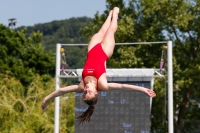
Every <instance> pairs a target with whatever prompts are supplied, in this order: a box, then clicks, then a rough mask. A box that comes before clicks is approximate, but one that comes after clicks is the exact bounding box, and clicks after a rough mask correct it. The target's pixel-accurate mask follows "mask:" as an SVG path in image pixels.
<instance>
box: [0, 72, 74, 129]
mask: <svg viewBox="0 0 200 133" xmlns="http://www.w3.org/2000/svg"><path fill="white" fill-rule="evenodd" d="M0 79H1V80H0V88H1V91H0V97H1V101H0V110H1V114H0V124H1V126H0V131H1V132H2V133H51V132H53V131H54V117H53V116H54V102H53V100H52V101H50V102H49V103H48V107H47V110H48V111H44V112H43V111H42V109H41V108H40V106H41V102H42V100H43V98H44V97H45V96H46V95H47V94H48V93H51V92H52V91H53V90H54V89H55V80H54V79H50V80H48V81H46V79H45V78H44V77H41V76H39V75H37V74H36V75H35V78H34V79H33V81H32V82H31V84H30V85H29V86H28V91H27V95H26V96H24V93H25V92H24V91H25V90H26V89H25V88H24V87H23V85H22V84H21V83H20V81H19V80H17V79H16V78H13V77H10V76H9V75H4V74H0ZM67 97H68V99H67V102H66V95H65V96H62V97H61V102H65V104H62V111H61V113H62V115H61V118H60V123H61V124H60V132H66V133H70V132H74V125H73V123H74V113H73V106H74V95H73V94H70V95H67Z"/></svg>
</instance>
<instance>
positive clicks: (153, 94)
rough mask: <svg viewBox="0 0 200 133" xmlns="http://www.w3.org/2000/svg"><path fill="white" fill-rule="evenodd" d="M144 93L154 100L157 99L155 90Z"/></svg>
mask: <svg viewBox="0 0 200 133" xmlns="http://www.w3.org/2000/svg"><path fill="white" fill-rule="evenodd" d="M144 93H146V94H147V95H148V96H150V97H152V98H154V97H156V93H155V92H154V91H153V90H150V89H145V90H144Z"/></svg>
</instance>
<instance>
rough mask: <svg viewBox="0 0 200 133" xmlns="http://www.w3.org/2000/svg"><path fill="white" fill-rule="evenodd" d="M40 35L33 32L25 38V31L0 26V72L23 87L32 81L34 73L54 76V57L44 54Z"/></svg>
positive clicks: (51, 54) (49, 53) (50, 54)
mask: <svg viewBox="0 0 200 133" xmlns="http://www.w3.org/2000/svg"><path fill="white" fill-rule="evenodd" d="M41 37H42V34H41V33H40V32H34V33H33V34H32V35H31V36H30V37H26V35H25V29H24V30H21V31H14V30H13V29H9V28H7V27H5V26H3V25H0V71H1V73H4V74H9V75H10V76H13V77H16V78H17V79H19V80H20V81H21V83H22V84H23V85H28V84H29V83H31V82H32V80H33V79H34V75H35V73H37V74H40V75H48V74H49V75H52V76H53V75H54V70H55V66H54V63H55V57H54V55H53V53H51V52H48V53H45V52H44V48H43V46H42V44H41V43H40V41H41Z"/></svg>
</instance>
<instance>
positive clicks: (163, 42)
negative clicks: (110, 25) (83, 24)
mask: <svg viewBox="0 0 200 133" xmlns="http://www.w3.org/2000/svg"><path fill="white" fill-rule="evenodd" d="M165 43H167V41H161V42H131V43H115V45H137V44H165ZM60 45H61V46H87V45H88V44H60Z"/></svg>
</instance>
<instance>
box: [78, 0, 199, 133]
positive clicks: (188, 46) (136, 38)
mask: <svg viewBox="0 0 200 133" xmlns="http://www.w3.org/2000/svg"><path fill="white" fill-rule="evenodd" d="M114 6H118V7H120V9H121V11H120V14H119V21H118V31H117V33H116V42H141V41H142V42H145V41H147V42H152V41H165V40H172V41H173V43H174V47H173V54H174V55H173V56H174V57H173V70H174V78H173V81H174V85H173V87H174V126H175V131H174V132H175V133H187V132H192V131H194V129H196V128H197V127H198V125H197V123H196V122H197V120H199V119H200V114H199V111H200V109H199V108H198V101H197V100H198V99H199V98H200V91H199V89H200V88H199V86H200V83H199V82H198V80H199V73H200V66H199V62H200V58H199V55H200V52H199V43H200V42H199V35H200V30H199V29H200V28H199V24H198V23H199V19H200V17H199V13H200V12H199V11H200V9H199V7H200V1H198V0H197V1H196V0H192V1H191V0H171V1H168V0H161V1H158V0H153V1H149V0H140V1H138V0H129V1H123V0H118V1H116V0H107V9H106V11H104V13H103V14H102V15H100V14H98V13H97V14H95V17H94V19H93V20H92V22H91V23H90V25H89V26H87V27H85V28H84V29H82V31H81V33H82V34H83V35H86V36H88V37H91V36H92V35H93V34H94V32H97V31H98V29H99V28H100V26H101V25H102V24H103V22H104V20H105V18H106V16H107V14H108V11H109V10H110V9H112V8H113V7H114ZM161 50H162V45H138V46H129V47H128V46H123V47H122V46H117V47H116V49H115V52H114V55H113V58H112V59H111V60H110V61H109V63H108V65H109V66H110V67H127V68H130V67H139V68H141V67H147V68H158V66H159V61H160V56H161ZM166 79H167V77H166ZM166 82H167V81H166ZM160 87H161V85H159V83H157V84H156V86H155V90H156V91H157V93H158V95H159V96H158V97H157V98H156V99H155V100H154V101H153V104H154V105H155V106H153V109H152V127H151V129H152V132H154V131H155V132H167V122H161V121H163V117H159V116H158V114H159V113H158V112H160V113H162V112H161V110H160V108H162V107H161V105H160V104H161V103H162V101H163V97H165V95H164V94H163V92H162V91H159V89H161V88H160ZM162 88H163V87H162ZM155 103H158V104H155ZM166 121H167V119H166ZM191 123H192V124H191Z"/></svg>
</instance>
